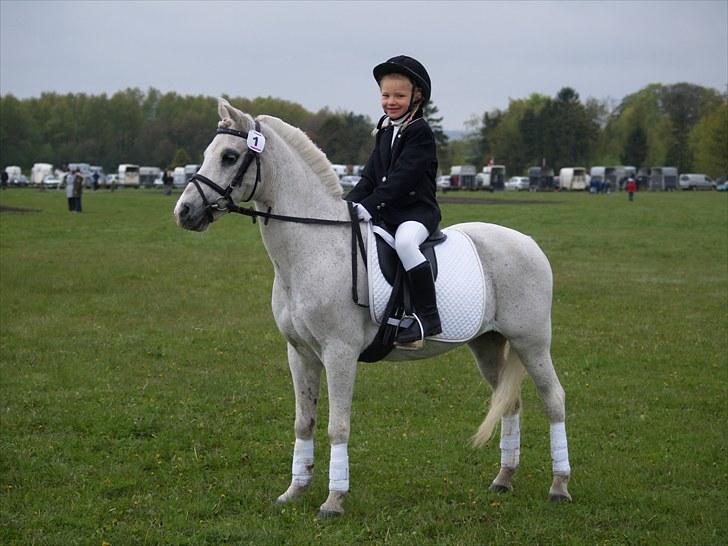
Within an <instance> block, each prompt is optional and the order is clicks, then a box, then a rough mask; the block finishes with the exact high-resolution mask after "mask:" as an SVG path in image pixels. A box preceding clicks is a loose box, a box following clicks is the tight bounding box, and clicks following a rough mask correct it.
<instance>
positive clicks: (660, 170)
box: [650, 167, 678, 191]
mask: <svg viewBox="0 0 728 546" xmlns="http://www.w3.org/2000/svg"><path fill="white" fill-rule="evenodd" d="M677 187H678V186H677V168H676V167H652V168H651V169H650V189H651V190H652V191H675V190H676V189H677Z"/></svg>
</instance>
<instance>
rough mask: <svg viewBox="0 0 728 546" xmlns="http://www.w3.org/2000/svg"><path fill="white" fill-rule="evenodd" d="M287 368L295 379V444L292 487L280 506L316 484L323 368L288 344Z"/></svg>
mask: <svg viewBox="0 0 728 546" xmlns="http://www.w3.org/2000/svg"><path fill="white" fill-rule="evenodd" d="M288 366H289V368H290V369H291V377H292V378H293V389H294V392H295V397H296V421H295V426H294V429H295V434H296V443H295V445H294V448H293V464H292V469H291V474H292V477H291V484H290V485H289V487H288V489H287V490H286V491H285V493H283V494H282V495H281V496H280V497H278V498H277V499H276V502H277V503H279V504H284V503H287V502H291V501H293V500H295V499H296V498H298V497H300V496H301V495H302V494H303V493H304V492H305V491H306V489H308V486H309V485H311V481H312V480H313V466H314V457H313V433H314V429H315V428H316V404H317V402H318V396H319V386H320V384H321V371H322V370H323V366H322V365H321V363H320V362H319V361H318V359H317V358H315V357H314V356H312V355H306V356H304V355H302V354H301V353H300V352H299V351H298V350H297V349H296V348H295V347H293V345H291V344H290V343H289V344H288Z"/></svg>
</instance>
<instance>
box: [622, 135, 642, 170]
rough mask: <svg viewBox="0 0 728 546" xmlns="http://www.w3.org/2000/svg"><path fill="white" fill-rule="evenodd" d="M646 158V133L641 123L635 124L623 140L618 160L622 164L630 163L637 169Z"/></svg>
mask: <svg viewBox="0 0 728 546" xmlns="http://www.w3.org/2000/svg"><path fill="white" fill-rule="evenodd" d="M645 159H647V133H645V130H644V129H643V128H642V126H641V125H637V126H635V127H634V128H633V129H632V131H631V132H630V133H629V136H628V137H627V140H625V142H624V149H623V150H622V155H621V156H620V160H621V162H622V164H623V165H631V166H633V167H636V168H637V169H639V168H640V167H642V166H644V164H645Z"/></svg>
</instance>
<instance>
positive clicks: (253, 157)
mask: <svg viewBox="0 0 728 546" xmlns="http://www.w3.org/2000/svg"><path fill="white" fill-rule="evenodd" d="M255 131H256V132H257V133H260V123H259V122H258V120H257V119H256V120H255ZM215 134H216V135H220V134H224V135H232V136H236V137H238V138H243V139H245V140H246V141H247V140H248V135H249V133H248V131H238V130H236V129H228V128H225V127H219V128H218V129H217V131H215ZM253 161H255V184H254V185H253V188H252V189H251V190H250V194H249V195H248V196H247V197H246V198H245V199H241V201H242V202H244V203H247V202H249V201H251V200H252V199H253V196H255V192H256V191H257V189H258V185H259V184H261V183H262V179H261V175H260V152H256V151H255V150H253V149H251V148H250V146H248V150H247V151H246V152H245V155H244V156H243V161H242V162H241V163H240V167H239V168H238V172H237V173H235V177H234V178H233V180H232V182H230V184H229V185H228V186H227V187H226V188H223V187H222V186H220V185H219V184H216V183H215V182H213V181H212V180H210V179H209V178H207V177H206V176H203V175H201V174H199V173H195V174H194V175H192V177H191V178H190V181H189V183H190V184H194V186H195V188H197V192H198V193H199V194H200V197H201V198H202V202H203V203H204V205H205V214H206V215H207V219H208V221H209V222H210V223H212V222H213V221H214V219H215V217H214V215H213V211H216V210H217V211H221V212H235V213H237V214H242V215H244V216H250V217H251V218H252V219H253V223H255V219H256V218H264V221H263V223H264V224H265V225H268V221H269V220H279V221H281V222H293V223H296V224H317V225H326V226H344V225H346V226H350V227H351V277H352V279H351V280H352V299H353V301H354V303H355V304H356V305H358V306H359V307H369V306H368V305H363V304H361V303H359V295H358V292H357V272H358V266H357V256H358V252H361V255H362V258H363V260H364V266H365V267H366V263H367V255H366V247H365V246H364V239H363V237H362V234H361V228H360V220H359V217H358V215H357V213H356V210H355V209H354V204H353V203H351V202H350V201H347V203H346V204H347V207H348V211H349V220H330V219H325V218H301V217H298V216H288V215H283V214H273V213H272V212H271V209H270V208H268V211H267V212H262V211H259V210H255V209H254V208H253V207H250V208H243V207H240V206H239V205H237V203H235V201H233V198H232V192H233V190H234V189H235V188H237V187H239V186H241V185H242V183H243V177H244V176H245V173H246V172H247V171H248V169H249V168H250V165H251V164H252V163H253ZM201 183H202V184H204V185H205V186H207V187H208V188H211V189H212V190H213V191H215V193H217V194H218V195H219V196H220V197H219V198H218V199H217V200H216V201H215V202H214V203H210V201H209V200H208V199H207V197H206V196H205V192H204V191H202V186H200V184H201ZM357 246H358V249H357ZM357 250H358V252H357Z"/></svg>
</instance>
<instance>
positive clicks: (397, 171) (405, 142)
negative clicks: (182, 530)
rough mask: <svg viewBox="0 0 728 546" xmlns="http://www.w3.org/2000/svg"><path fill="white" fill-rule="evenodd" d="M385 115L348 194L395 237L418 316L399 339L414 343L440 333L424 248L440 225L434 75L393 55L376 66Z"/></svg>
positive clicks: (360, 210) (408, 59) (360, 212)
mask: <svg viewBox="0 0 728 546" xmlns="http://www.w3.org/2000/svg"><path fill="white" fill-rule="evenodd" d="M374 78H375V79H376V81H377V83H378V84H379V88H380V96H381V105H382V108H383V109H384V114H385V115H384V116H383V117H382V118H381V119H380V120H379V123H378V124H377V133H376V143H375V145H374V151H373V152H372V154H371V156H370V157H369V160H368V161H367V164H366V166H365V167H364V170H363V172H362V178H361V180H360V181H359V183H358V184H357V185H356V186H355V187H354V188H353V189H352V190H351V192H349V194H348V195H347V196H346V199H347V200H348V201H353V202H354V203H355V204H356V210H357V213H358V215H359V218H360V219H362V220H365V221H373V222H375V223H377V224H379V225H382V226H383V227H385V228H386V229H387V230H388V231H390V232H391V233H394V239H395V250H396V251H397V255H398V256H399V259H400V260H401V262H402V264H403V266H404V268H405V270H406V271H407V276H408V279H409V282H410V287H411V288H412V299H413V303H414V307H415V311H416V315H417V318H418V319H419V321H420V322H421V324H422V330H423V332H421V331H420V327H419V325H418V324H417V323H416V322H415V323H414V324H412V325H411V326H410V327H409V328H407V329H403V330H401V331H400V332H399V335H398V336H397V343H398V344H410V343H413V342H416V341H418V340H419V339H420V338H421V336H422V335H423V333H424V337H427V336H433V335H436V334H439V333H440V332H441V331H442V328H441V326H440V316H439V314H438V312H437V301H436V298H435V282H434V279H433V276H432V270H431V268H430V264H429V262H428V261H427V260H426V259H425V256H424V255H423V254H422V252H420V248H419V247H420V245H421V244H422V243H423V242H424V241H425V239H427V237H428V236H429V235H430V234H432V233H433V232H434V231H435V230H436V229H437V226H438V224H439V222H440V219H441V215H440V207H439V206H438V204H437V199H436V197H435V190H436V186H435V177H436V175H437V149H436V145H435V137H434V135H433V133H432V129H430V126H429V125H428V124H427V121H425V119H424V117H423V109H424V107H425V105H426V104H427V102H428V101H429V100H430V93H431V84H430V76H429V74H428V73H427V70H425V67H424V66H422V64H420V63H419V62H418V61H417V60H415V59H413V58H412V57H407V56H406V55H400V56H397V57H392V58H391V59H389V60H388V61H386V62H384V63H381V64H379V65H377V66H376V67H374Z"/></svg>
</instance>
